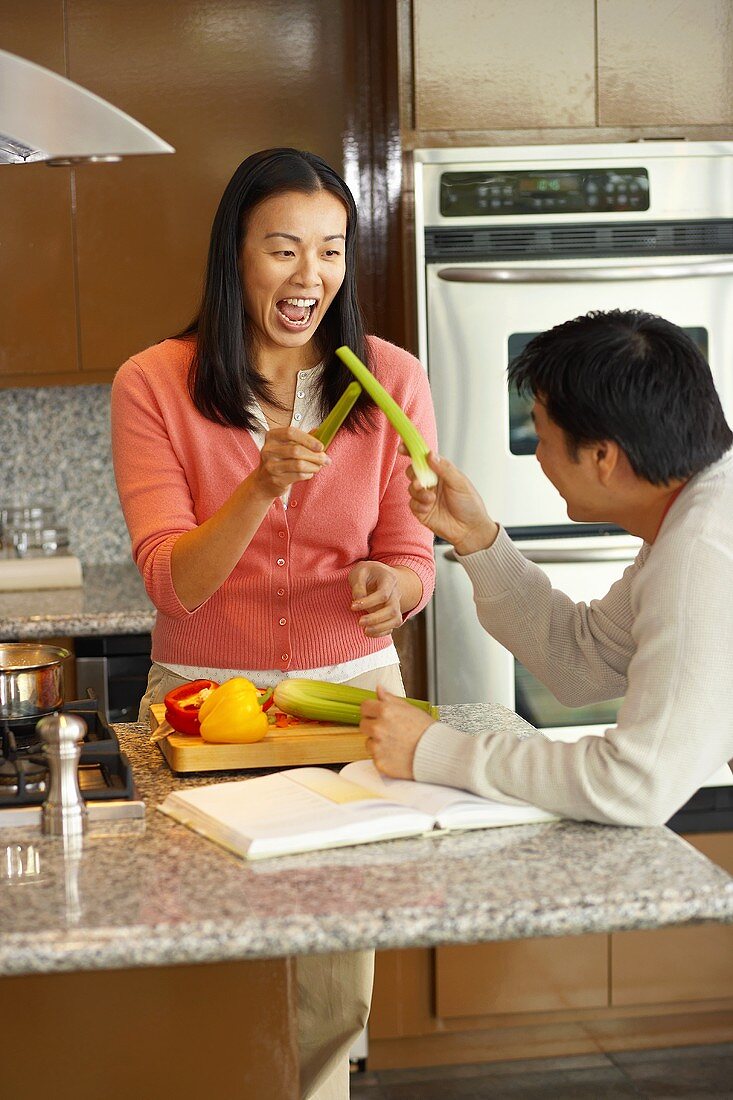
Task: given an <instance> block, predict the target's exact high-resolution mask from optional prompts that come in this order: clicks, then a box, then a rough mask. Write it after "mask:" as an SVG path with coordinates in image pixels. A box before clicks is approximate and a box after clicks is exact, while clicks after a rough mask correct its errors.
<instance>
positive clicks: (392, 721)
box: [359, 687, 435, 779]
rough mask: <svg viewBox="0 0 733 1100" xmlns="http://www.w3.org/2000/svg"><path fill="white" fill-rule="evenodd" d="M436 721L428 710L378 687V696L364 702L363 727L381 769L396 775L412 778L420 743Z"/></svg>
mask: <svg viewBox="0 0 733 1100" xmlns="http://www.w3.org/2000/svg"><path fill="white" fill-rule="evenodd" d="M434 721H435V719H434V718H432V717H431V716H430V715H429V714H426V713H425V711H424V710H420V709H419V708H418V707H413V706H412V704H411V703H406V702H405V700H404V699H402V698H400V696H399V695H391V694H390V693H389V692H388V691H386V690H385V689H384V688H383V687H378V688H377V698H376V699H365V700H364V702H363V703H362V704H361V722H360V723H359V729H360V730H361V732H362V733H363V734H364V735H365V736H366V739H367V742H366V743H367V749H368V750H369V752H370V753H371V755H372V757H373V759H374V763H375V764H376V766H377V768H378V769H379V771H380V772H383V773H384V775H388V776H391V778H392V779H412V778H414V776H413V771H412V762H413V760H414V758H415V749H416V748H417V743H418V741H419V740H420V738H421V737H422V735H423V734H424V733H425V730H426V729H427V728H428V726H432V724H433V722H434Z"/></svg>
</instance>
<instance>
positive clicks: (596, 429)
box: [508, 310, 733, 485]
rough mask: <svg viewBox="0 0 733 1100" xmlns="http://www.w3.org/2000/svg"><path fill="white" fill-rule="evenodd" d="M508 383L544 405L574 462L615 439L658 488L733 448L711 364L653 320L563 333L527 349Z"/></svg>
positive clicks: (604, 318) (633, 314)
mask: <svg viewBox="0 0 733 1100" xmlns="http://www.w3.org/2000/svg"><path fill="white" fill-rule="evenodd" d="M508 376H509V383H510V385H513V386H516V387H517V389H518V390H519V391H520V393H524V394H531V395H532V396H534V397H536V398H538V399H539V400H540V401H541V402H542V404H543V405H544V406H545V408H546V409H547V412H548V414H549V416H550V417H551V418H552V420H553V421H555V423H556V424H558V425H559V426H560V427H561V428H562V429H563V431H564V432H565V435H566V439H567V442H568V447H569V451H570V454H571V455H573V456H576V455H577V452H578V448H579V447H581V446H583V445H587V444H592V443H597V442H600V441H602V440H613V441H614V442H616V443H617V444H618V445H619V447H621V449H622V450H623V451H624V453H625V454H626V456H627V458H628V460H629V462H630V464H631V467H632V469H633V471H634V473H635V474H637V476H638V477H642V478H645V479H646V480H647V481H649V482H651V483H652V484H654V485H666V484H668V483H669V482H670V481H672V480H677V479H685V478H688V477H691V476H692V475H693V474H696V473H698V472H699V471H700V470H702V469H704V468H705V467H706V466H709V465H710V464H711V463H712V462H715V461H716V460H717V459H719V458H720V457H721V455H723V454H724V453H725V452H726V451H727V450H728V448H729V447H730V446H731V443H733V433H731V430H730V428H729V427H728V424H727V423H726V420H725V416H724V415H723V409H722V407H721V404H720V398H719V397H718V394H717V392H716V389H715V385H714V383H713V377H712V374H711V373H710V367H709V366H708V363H707V361H706V359H705V356H704V355H703V354H702V352H701V351H700V349H699V347H698V346H697V344H696V343H695V341H694V340H693V339H692V338H691V337H690V336H688V335H687V333H685V332H683V330H682V329H681V328H678V327H677V325H673V324H672V323H671V322H670V321H665V320H664V319H663V318H662V317H655V316H654V315H653V314H651V313H642V312H641V311H640V310H628V311H623V310H609V311H608V312H601V311H594V312H592V313H587V314H585V315H584V316H582V317H576V318H575V319H574V320H573V321H566V322H565V324H562V325H556V326H555V328H551V329H549V330H548V331H547V332H542V333H540V334H539V335H538V336H535V337H534V338H533V339H532V340H531V341H530V342H529V343H528V344H527V346H526V348H525V349H524V350H523V351H522V352H521V354H520V355H518V356H517V358H516V359H514V360H513V361H512V362H511V363H510V364H509V371H508Z"/></svg>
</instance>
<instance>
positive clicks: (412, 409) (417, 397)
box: [370, 341, 437, 619]
mask: <svg viewBox="0 0 733 1100" xmlns="http://www.w3.org/2000/svg"><path fill="white" fill-rule="evenodd" d="M374 343H376V342H374ZM374 343H372V348H374ZM379 344H380V345H381V346H382V347H384V346H385V345H384V344H383V343H382V342H381V341H380V342H379ZM386 346H387V347H388V348H389V350H390V352H394V353H395V354H396V355H398V356H400V357H404V361H405V366H406V367H407V368H408V369H409V372H410V386H409V388H408V389H407V394H408V396H407V397H405V398H404V399H402V400H403V405H402V407H403V408H404V411H405V412H406V413H407V415H408V416H409V418H410V420H411V421H412V422H413V424H414V425H415V427H416V428H418V429H419V431H420V433H421V434H422V436H423V437H424V439H425V442H426V443H427V444H428V446H429V447H430V449H431V450H435V449H436V447H437V431H436V427H435V412H434V410H433V401H432V397H431V394H430V386H429V384H428V378H427V375H426V373H425V371H424V370H423V368H422V366H421V365H420V364H419V362H418V361H417V360H416V359H415V358H414V357H413V356H412V355H410V354H409V353H408V352H406V351H403V350H402V349H398V348H393V347H392V346H391V345H386ZM377 347H379V345H377ZM377 354H379V352H377ZM398 442H399V441H398ZM409 464H410V459H409V457H408V456H406V455H402V454H399V453H398V452H397V450H396V447H395V450H394V459H393V460H392V461H391V467H390V470H389V472H388V477H387V481H386V488H385V491H384V494H383V496H382V500H381V503H380V508H379V519H378V521H377V525H376V527H375V528H374V530H373V531H372V535H371V540H370V557H371V558H372V560H373V561H381V562H384V563H385V565H391V566H406V567H407V568H408V569H412V571H413V572H414V573H416V574H417V576H418V577H419V578H420V581H421V583H422V595H421V597H420V600H419V602H418V603H417V605H416V606H415V607H413V608H412V610H411V611H409V612H408V613H407V614H406V615H405V619H409V618H411V617H412V616H413V615H417V613H418V611H422V609H423V608H424V607H425V605H426V604H427V602H428V600H429V599H430V597H431V596H432V594H433V590H434V588H435V554H434V551H433V541H434V539H433V534H432V532H431V531H429V530H428V528H427V527H424V526H423V524H421V523H420V522H419V521H418V520H417V519H416V518H415V516H414V515H413V514H412V511H411V509H410V495H409V492H408V483H407V477H406V470H407V467H408V466H409Z"/></svg>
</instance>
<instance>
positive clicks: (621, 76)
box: [598, 0, 733, 133]
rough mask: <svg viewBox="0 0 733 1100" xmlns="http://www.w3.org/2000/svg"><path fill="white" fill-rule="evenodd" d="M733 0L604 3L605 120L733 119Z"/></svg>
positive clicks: (601, 80)
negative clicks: (732, 3) (732, 47)
mask: <svg viewBox="0 0 733 1100" xmlns="http://www.w3.org/2000/svg"><path fill="white" fill-rule="evenodd" d="M732 35H733V6H732V5H731V4H730V0H682V2H679V0H678V2H675V3H671V2H670V0H644V3H643V4H639V3H638V0H598V115H599V118H598V123H599V125H601V126H655V127H658V128H659V129H660V130H661V132H662V133H664V132H665V128H666V127H670V126H675V125H683V126H685V125H687V126H710V125H716V124H726V123H727V124H730V123H731V122H733V53H732V52H731V49H730V42H731V36H732Z"/></svg>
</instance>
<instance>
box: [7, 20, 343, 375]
mask: <svg viewBox="0 0 733 1100" xmlns="http://www.w3.org/2000/svg"><path fill="white" fill-rule="evenodd" d="M349 9H350V5H349V4H348V3H346V2H345V0H281V2H279V3H273V2H268V3H263V2H261V0H158V2H157V3H155V4H149V3H146V2H144V0H129V2H127V3H124V4H110V3H108V2H107V0H75V2H74V3H73V4H65V3H63V2H62V0H8V2H7V3H4V4H3V5H2V10H1V11H0V32H1V38H0V40H1V41H2V46H3V48H4V49H8V50H10V51H12V52H15V53H18V54H19V55H21V56H24V57H27V58H29V59H30V60H33V61H36V62H38V63H39V64H42V65H45V66H47V67H48V68H51V69H53V70H55V71H57V72H59V73H62V74H64V75H66V76H68V77H70V78H71V79H72V80H75V81H77V82H78V83H79V84H81V85H83V86H84V87H87V88H89V89H90V90H91V91H93V92H95V93H96V94H98V95H101V96H102V97H103V98H105V99H107V100H109V101H110V102H112V103H114V104H115V105H116V106H118V107H120V108H121V109H122V110H124V111H127V112H128V113H130V114H131V115H133V117H135V118H137V119H138V120H139V121H140V122H142V123H143V124H145V125H147V126H148V127H150V129H152V130H153V131H155V132H156V133H159V134H160V136H161V137H163V138H165V139H166V140H168V141H170V143H171V144H172V145H174V146H175V148H176V152H175V154H173V155H165V156H151V157H131V158H128V159H126V160H123V161H122V162H121V163H120V164H113V165H94V164H87V165H81V166H79V167H78V168H76V169H69V168H47V167H46V166H45V165H28V166H17V167H16V166H7V167H5V166H3V167H2V168H0V203H1V204H2V209H3V212H4V218H3V231H2V249H0V281H1V285H2V295H0V303H1V306H0V309H1V311H2V312H1V313H0V322H1V324H2V332H3V341H2V344H3V348H2V352H0V387H9V386H40V385H51V384H70V383H74V384H75V383H79V382H81V383H90V382H105V381H106V382H108V381H111V379H112V377H113V375H114V373H115V371H116V370H117V368H118V367H119V365H120V363H121V362H122V361H123V360H124V359H126V358H127V357H128V356H129V355H131V354H133V353H134V352H135V351H139V350H141V349H142V348H144V347H146V346H148V345H149V344H151V343H154V342H155V341H157V340H159V339H162V338H164V337H165V336H168V335H171V334H172V333H174V332H176V331H178V330H180V329H181V328H183V327H184V326H185V325H186V324H187V323H188V322H189V321H190V320H191V317H192V315H193V313H194V311H195V309H196V306H197V304H198V299H199V295H200V291H201V286H202V281H203V274H204V266H205V262H206V253H207V248H208V238H209V232H210V228H211V221H212V218H213V215H214V211H215V209H216V206H217V203H218V201H219V198H220V196H221V193H222V191H223V189H224V187H225V185H226V183H227V181H228V180H229V178H230V176H231V174H232V173H233V171H234V169H235V168H236V167H237V165H238V164H239V163H240V162H241V161H242V160H243V159H244V158H245V157H246V156H247V155H248V154H249V153H252V152H254V151H255V150H257V149H262V148H268V147H272V146H277V145H295V146H297V147H298V148H305V149H311V150H313V151H314V152H316V153H319V154H321V155H322V156H324V157H325V158H326V159H327V160H328V161H329V162H330V163H332V164H333V165H334V167H335V168H336V169H337V170H341V168H342V164H343V144H342V143H343V141H344V140H345V139H344V135H345V134H346V133H347V131H348V111H349V109H350V107H349V103H350V100H349V94H347V89H348V87H350V83H349V82H350V80H351V77H350V72H349V65H348V64H347V62H346V58H345V50H346V45H345V43H346V25H345V24H346V21H347V20H348V18H349Z"/></svg>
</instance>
